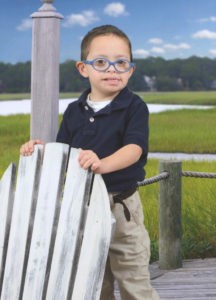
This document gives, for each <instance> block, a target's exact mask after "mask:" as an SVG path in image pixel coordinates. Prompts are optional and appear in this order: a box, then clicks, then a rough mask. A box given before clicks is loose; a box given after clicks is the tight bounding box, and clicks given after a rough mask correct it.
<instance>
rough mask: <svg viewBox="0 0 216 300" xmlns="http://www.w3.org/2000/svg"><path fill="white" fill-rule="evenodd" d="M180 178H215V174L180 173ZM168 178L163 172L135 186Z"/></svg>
mask: <svg viewBox="0 0 216 300" xmlns="http://www.w3.org/2000/svg"><path fill="white" fill-rule="evenodd" d="M182 176H185V177H196V178H216V173H207V172H192V171H182ZM168 177H169V173H168V172H165V171H164V172H162V173H160V174H159V175H156V176H153V177H151V178H147V179H145V180H143V181H139V182H137V186H145V185H148V184H152V183H155V182H158V181H160V180H163V179H167V178H168Z"/></svg>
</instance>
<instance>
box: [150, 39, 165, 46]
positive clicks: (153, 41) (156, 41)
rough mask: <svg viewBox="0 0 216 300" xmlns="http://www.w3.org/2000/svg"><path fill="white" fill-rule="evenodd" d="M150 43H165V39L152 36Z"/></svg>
mask: <svg viewBox="0 0 216 300" xmlns="http://www.w3.org/2000/svg"><path fill="white" fill-rule="evenodd" d="M148 43H150V44H155V45H160V44H162V43H163V40H162V39H160V38H152V39H149V40H148Z"/></svg>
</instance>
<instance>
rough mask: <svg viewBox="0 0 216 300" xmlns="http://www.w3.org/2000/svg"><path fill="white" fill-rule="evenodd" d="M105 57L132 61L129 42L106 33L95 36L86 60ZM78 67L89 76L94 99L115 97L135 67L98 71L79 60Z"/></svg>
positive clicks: (82, 73)
mask: <svg viewBox="0 0 216 300" xmlns="http://www.w3.org/2000/svg"><path fill="white" fill-rule="evenodd" d="M99 57H103V58H106V59H108V60H110V61H112V62H113V61H116V60H118V59H127V60H128V61H130V49H129V46H128V44H127V42H126V41H125V40H124V39H123V38H120V37H118V36H116V35H111V34H110V35H104V36H98V37H96V38H94V39H93V40H92V42H91V44H90V47H89V54H88V56H87V58H86V60H93V59H95V58H99ZM76 66H77V68H78V70H79V72H80V74H81V75H82V76H83V77H86V78H89V81H90V84H91V98H92V99H94V100H104V99H113V98H114V97H115V96H116V95H117V94H118V93H119V92H120V91H121V90H122V89H123V88H124V87H125V86H126V85H127V83H128V80H129V78H130V76H131V75H132V73H133V71H134V68H131V69H130V70H129V71H127V72H125V73H119V72H117V71H116V70H115V68H114V66H112V65H111V66H110V67H109V68H108V69H107V70H106V71H104V72H99V71H96V70H95V69H94V68H93V67H92V66H91V65H88V64H84V63H83V62H81V61H79V62H77V65H76Z"/></svg>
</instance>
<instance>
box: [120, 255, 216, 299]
mask: <svg viewBox="0 0 216 300" xmlns="http://www.w3.org/2000/svg"><path fill="white" fill-rule="evenodd" d="M150 273H151V279H152V285H153V286H154V288H155V289H156V290H157V292H158V293H159V295H160V299H161V300H179V299H182V300H209V299H211V300H216V258H209V259H193V260H184V261H183V268H180V269H176V270H160V269H159V268H158V264H157V263H154V264H152V265H150ZM120 299H121V298H120V296H119V291H118V290H117V291H116V300H120ZM122 300H126V299H122ZM143 300H144V299H143Z"/></svg>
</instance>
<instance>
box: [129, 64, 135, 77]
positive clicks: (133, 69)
mask: <svg viewBox="0 0 216 300" xmlns="http://www.w3.org/2000/svg"><path fill="white" fill-rule="evenodd" d="M135 69H136V67H135V66H134V67H133V68H131V69H130V70H129V72H130V77H131V76H132V75H133V72H134V71H135Z"/></svg>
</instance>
